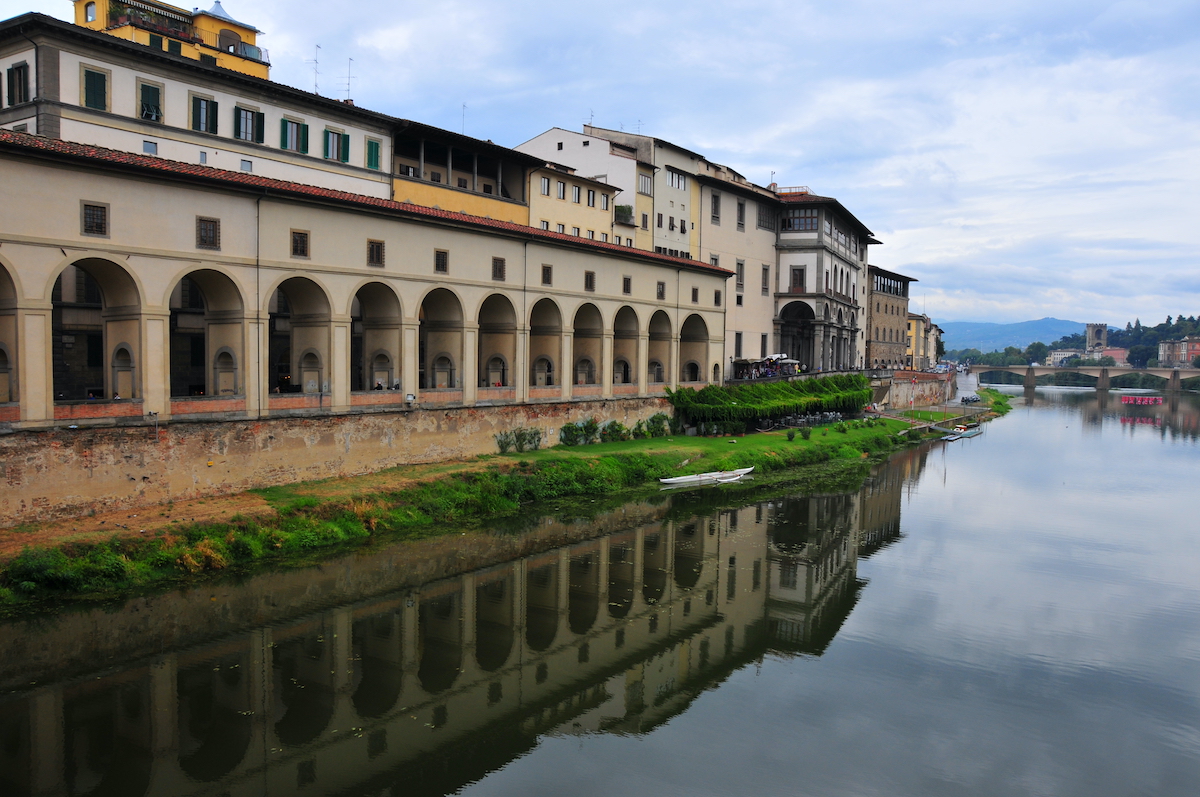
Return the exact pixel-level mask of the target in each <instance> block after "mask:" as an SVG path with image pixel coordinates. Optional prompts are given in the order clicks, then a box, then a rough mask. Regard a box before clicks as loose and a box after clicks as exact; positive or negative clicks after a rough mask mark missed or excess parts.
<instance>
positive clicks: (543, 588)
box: [525, 562, 560, 651]
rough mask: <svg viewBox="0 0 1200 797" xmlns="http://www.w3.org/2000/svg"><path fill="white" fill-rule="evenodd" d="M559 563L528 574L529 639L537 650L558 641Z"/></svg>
mask: <svg viewBox="0 0 1200 797" xmlns="http://www.w3.org/2000/svg"><path fill="white" fill-rule="evenodd" d="M559 600H560V596H559V594H558V563H557V562H551V563H550V564H545V565H542V566H540V567H535V568H532V569H531V570H529V572H528V573H526V575H525V642H526V643H527V644H528V645H529V647H530V648H532V649H533V650H537V651H542V650H546V649H547V648H549V647H550V646H551V645H552V644H554V638H555V637H556V636H557V635H558V606H559Z"/></svg>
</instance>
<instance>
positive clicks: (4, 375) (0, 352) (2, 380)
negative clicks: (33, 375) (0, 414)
mask: <svg viewBox="0 0 1200 797" xmlns="http://www.w3.org/2000/svg"><path fill="white" fill-rule="evenodd" d="M12 400H13V397H12V373H11V368H10V366H9V364H8V349H6V348H4V346H2V345H0V404H7V403H8V402H10V401H12Z"/></svg>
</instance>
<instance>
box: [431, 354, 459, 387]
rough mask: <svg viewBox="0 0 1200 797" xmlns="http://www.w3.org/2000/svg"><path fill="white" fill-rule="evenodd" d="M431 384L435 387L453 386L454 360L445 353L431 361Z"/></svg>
mask: <svg viewBox="0 0 1200 797" xmlns="http://www.w3.org/2000/svg"><path fill="white" fill-rule="evenodd" d="M433 386H434V388H437V389H443V388H453V387H454V386H455V382H454V361H453V360H451V359H450V357H449V356H447V355H445V354H443V355H441V356H439V357H438V358H437V359H435V360H434V361H433Z"/></svg>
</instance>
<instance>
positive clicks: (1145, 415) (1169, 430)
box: [1054, 390, 1200, 440]
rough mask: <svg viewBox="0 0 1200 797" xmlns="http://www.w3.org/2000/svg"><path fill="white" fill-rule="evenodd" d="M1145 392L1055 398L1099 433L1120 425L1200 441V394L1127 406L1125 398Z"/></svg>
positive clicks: (1169, 395) (1136, 431)
mask: <svg viewBox="0 0 1200 797" xmlns="http://www.w3.org/2000/svg"><path fill="white" fill-rule="evenodd" d="M1131 395H1138V396H1144V395H1146V394H1144V393H1138V394H1123V393H1121V392H1116V391H1109V390H1097V391H1079V392H1075V391H1071V392H1065V391H1064V392H1062V393H1060V394H1057V395H1055V397H1054V399H1055V401H1057V402H1059V403H1061V404H1065V405H1067V406H1069V407H1071V408H1072V409H1074V410H1076V411H1077V412H1078V413H1079V414H1080V417H1081V419H1082V420H1083V423H1084V427H1085V428H1090V429H1094V430H1099V429H1100V428H1102V427H1103V426H1104V425H1105V424H1120V426H1121V428H1122V429H1124V430H1126V431H1128V433H1129V434H1140V433H1143V432H1147V433H1151V434H1159V435H1163V436H1171V437H1180V436H1182V437H1187V438H1189V439H1192V440H1196V439H1200V395H1197V394H1196V393H1191V392H1180V391H1167V392H1166V393H1164V394H1162V398H1163V403H1162V404H1153V405H1136V404H1124V403H1122V401H1121V398H1122V397H1123V396H1124V397H1128V396H1131Z"/></svg>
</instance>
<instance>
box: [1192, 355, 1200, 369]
mask: <svg viewBox="0 0 1200 797" xmlns="http://www.w3.org/2000/svg"><path fill="white" fill-rule="evenodd" d="M1192 367H1193V368H1200V354H1197V355H1196V359H1194V360H1192Z"/></svg>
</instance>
